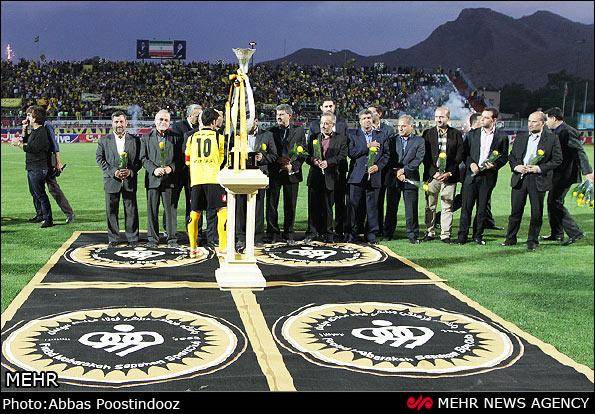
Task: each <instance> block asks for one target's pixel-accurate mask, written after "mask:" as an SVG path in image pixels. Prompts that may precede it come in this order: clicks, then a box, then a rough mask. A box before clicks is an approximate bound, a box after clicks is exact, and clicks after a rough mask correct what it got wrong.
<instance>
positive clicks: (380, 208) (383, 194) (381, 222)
mask: <svg viewBox="0 0 595 414" xmlns="http://www.w3.org/2000/svg"><path fill="white" fill-rule="evenodd" d="M383 181H384V180H383ZM387 193H388V188H387V187H386V185H384V184H383V185H382V187H380V191H379V192H378V235H383V234H386V231H384V223H385V222H386V220H385V219H384V200H385V199H387ZM386 210H387V211H386V214H387V215H388V206H387V207H386ZM393 232H394V230H393Z"/></svg>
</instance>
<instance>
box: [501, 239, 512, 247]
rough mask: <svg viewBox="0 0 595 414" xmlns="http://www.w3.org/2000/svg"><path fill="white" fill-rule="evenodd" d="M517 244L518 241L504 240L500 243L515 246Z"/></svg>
mask: <svg viewBox="0 0 595 414" xmlns="http://www.w3.org/2000/svg"><path fill="white" fill-rule="evenodd" d="M515 244H516V241H512V240H504V241H503V242H502V243H500V246H514V245H515Z"/></svg>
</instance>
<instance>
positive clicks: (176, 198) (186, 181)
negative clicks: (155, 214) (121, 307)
mask: <svg viewBox="0 0 595 414" xmlns="http://www.w3.org/2000/svg"><path fill="white" fill-rule="evenodd" d="M182 191H183V192H184V197H185V201H186V208H185V210H184V211H185V215H184V220H185V223H188V222H189V221H190V211H191V210H192V208H191V206H190V172H189V170H188V169H183V170H182V172H181V173H180V181H179V182H178V185H176V186H175V187H174V188H173V191H172V194H171V202H172V204H173V205H174V207H175V208H176V211H177V210H178V203H179V202H180V196H181V195H182ZM201 217H202V216H201ZM161 220H162V222H163V230H165V223H166V221H167V220H166V219H165V211H164V212H163V216H162V219H161ZM201 223H202V222H201ZM199 228H200V227H199Z"/></svg>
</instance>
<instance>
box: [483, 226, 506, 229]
mask: <svg viewBox="0 0 595 414" xmlns="http://www.w3.org/2000/svg"><path fill="white" fill-rule="evenodd" d="M485 229H486V230H504V227H500V226H496V225H493V226H488V227H485Z"/></svg>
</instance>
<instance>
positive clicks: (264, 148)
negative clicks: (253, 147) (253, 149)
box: [260, 142, 267, 151]
mask: <svg viewBox="0 0 595 414" xmlns="http://www.w3.org/2000/svg"><path fill="white" fill-rule="evenodd" d="M260 149H261V150H263V151H266V150H267V144H265V143H264V142H263V143H262V144H261V145H260Z"/></svg>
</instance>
